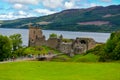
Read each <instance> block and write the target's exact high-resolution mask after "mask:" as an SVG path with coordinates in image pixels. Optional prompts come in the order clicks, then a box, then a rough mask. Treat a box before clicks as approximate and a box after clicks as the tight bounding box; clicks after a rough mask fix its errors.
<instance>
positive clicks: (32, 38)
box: [29, 27, 96, 54]
mask: <svg viewBox="0 0 120 80" xmlns="http://www.w3.org/2000/svg"><path fill="white" fill-rule="evenodd" d="M70 40H71V41H70V42H65V41H64V39H63V36H62V35H61V36H59V38H56V37H49V39H48V40H46V39H45V36H44V35H43V34H42V30H41V29H40V28H38V27H30V28H29V46H42V45H45V46H48V47H51V48H54V49H57V50H59V51H61V52H62V53H66V54H70V53H73V54H81V53H84V52H86V50H89V49H91V48H93V47H94V46H95V44H96V42H95V41H94V40H93V39H92V38H76V39H70Z"/></svg>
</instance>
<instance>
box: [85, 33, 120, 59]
mask: <svg viewBox="0 0 120 80" xmlns="http://www.w3.org/2000/svg"><path fill="white" fill-rule="evenodd" d="M87 53H94V54H96V55H98V56H100V58H99V61H111V60H120V31H117V32H113V33H111V36H110V38H109V39H108V40H107V42H106V43H105V44H102V45H98V46H96V47H95V48H94V49H91V50H89V51H87Z"/></svg>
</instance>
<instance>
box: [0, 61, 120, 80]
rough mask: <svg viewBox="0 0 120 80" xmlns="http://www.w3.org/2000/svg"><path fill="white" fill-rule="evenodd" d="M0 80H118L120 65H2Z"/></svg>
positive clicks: (44, 63) (58, 63) (49, 63)
mask: <svg viewBox="0 0 120 80" xmlns="http://www.w3.org/2000/svg"><path fill="white" fill-rule="evenodd" d="M0 80H120V63H70V62H68V63H65V62H37V61H36V62H13V63H4V64H0Z"/></svg>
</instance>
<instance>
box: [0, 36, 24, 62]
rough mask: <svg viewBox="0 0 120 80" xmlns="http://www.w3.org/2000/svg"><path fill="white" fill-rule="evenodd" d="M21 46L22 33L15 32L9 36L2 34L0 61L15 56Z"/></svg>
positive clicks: (0, 37)
mask: <svg viewBox="0 0 120 80" xmlns="http://www.w3.org/2000/svg"><path fill="white" fill-rule="evenodd" d="M20 48H22V38H21V35H20V34H13V35H11V36H9V37H8V36H3V35H0V61H2V60H4V59H7V58H11V57H13V56H15V53H16V51H17V50H19V49H20ZM16 56H17V55H16Z"/></svg>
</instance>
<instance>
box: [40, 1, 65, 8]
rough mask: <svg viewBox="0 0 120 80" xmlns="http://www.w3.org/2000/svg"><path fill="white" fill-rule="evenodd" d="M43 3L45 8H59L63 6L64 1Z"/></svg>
mask: <svg viewBox="0 0 120 80" xmlns="http://www.w3.org/2000/svg"><path fill="white" fill-rule="evenodd" d="M41 2H42V3H43V5H44V6H45V7H48V8H57V7H61V6H62V3H63V0H42V1H41Z"/></svg>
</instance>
